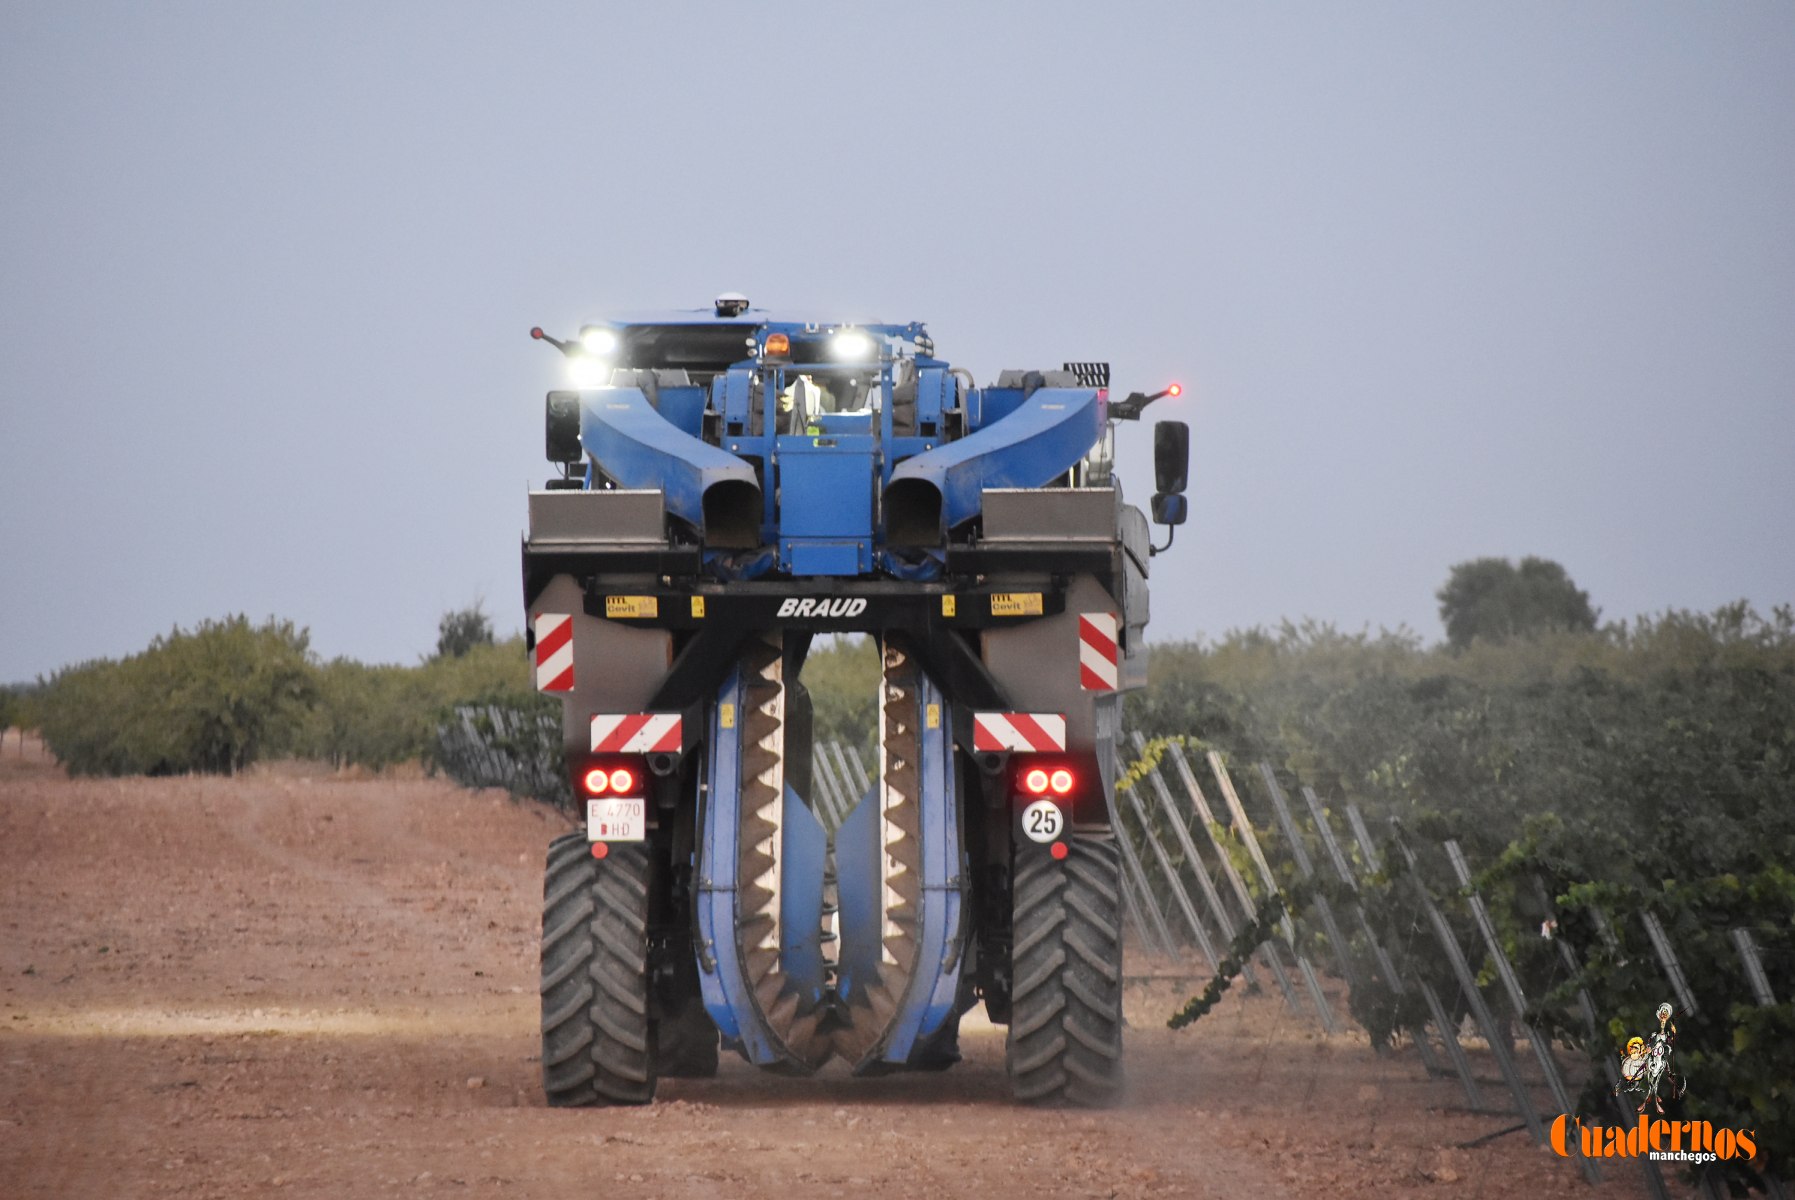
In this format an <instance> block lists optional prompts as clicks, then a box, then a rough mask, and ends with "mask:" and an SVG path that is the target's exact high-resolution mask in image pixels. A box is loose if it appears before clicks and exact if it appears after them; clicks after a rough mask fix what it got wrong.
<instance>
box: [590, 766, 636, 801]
mask: <svg viewBox="0 0 1795 1200" xmlns="http://www.w3.org/2000/svg"><path fill="white" fill-rule="evenodd" d="M619 774H623V775H628V772H627V771H624V772H619ZM611 778H612V776H611V773H610V772H609V771H607V770H605V769H604V768H603V767H593V768H592V769H591V770H590V771H587V772H586V776H585V778H584V779H582V780H581V783H583V784H584V785H585V788H586V794H587V795H588V796H602V795H604V794H605V792H607V791H609V790H610V787H611Z"/></svg>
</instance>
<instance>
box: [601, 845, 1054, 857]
mask: <svg viewBox="0 0 1795 1200" xmlns="http://www.w3.org/2000/svg"><path fill="white" fill-rule="evenodd" d="M599 844H600V845H603V844H604V843H602V842H601V843H599ZM1047 853H1049V854H1051V855H1053V857H1054V859H1055V860H1062V859H1064V858H1065V857H1066V855H1068V854H1070V853H1072V847H1070V846H1068V845H1066V843H1064V842H1055V843H1054V844H1053V845H1051V846H1049V847H1047Z"/></svg>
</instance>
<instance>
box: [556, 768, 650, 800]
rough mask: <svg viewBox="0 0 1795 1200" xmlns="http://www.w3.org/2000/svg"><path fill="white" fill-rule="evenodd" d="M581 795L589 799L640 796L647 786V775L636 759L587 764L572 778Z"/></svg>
mask: <svg viewBox="0 0 1795 1200" xmlns="http://www.w3.org/2000/svg"><path fill="white" fill-rule="evenodd" d="M574 779H575V781H576V782H577V783H578V784H579V790H580V793H581V795H584V796H587V797H589V798H591V799H598V798H599V797H602V796H640V795H642V794H643V789H644V788H646V787H647V786H648V773H647V772H646V771H645V770H644V769H643V764H642V763H641V762H640V761H639V760H637V759H624V760H622V761H619V760H617V759H615V758H610V759H600V760H598V761H596V762H591V761H589V762H587V763H586V765H585V766H584V767H582V768H581V769H580V770H579V772H578V773H577V774H575V776H574Z"/></svg>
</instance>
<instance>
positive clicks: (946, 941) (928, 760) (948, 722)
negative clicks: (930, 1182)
mask: <svg viewBox="0 0 1795 1200" xmlns="http://www.w3.org/2000/svg"><path fill="white" fill-rule="evenodd" d="M917 691H918V694H917V701H918V705H919V707H920V708H921V710H922V715H923V721H922V739H921V751H922V752H921V754H920V756H919V758H920V761H919V762H918V764H917V776H918V782H919V785H920V789H921V792H922V797H921V801H922V920H921V923H920V928H918V930H917V932H916V936H917V950H916V974H915V975H914V976H912V977H911V980H910V986H909V987H908V988H907V989H905V992H904V999H903V1001H902V1003H900V1004H899V1006H898V1012H897V1016H896V1017H895V1018H894V1019H893V1021H892V1026H891V1038H890V1040H889V1041H887V1042H886V1044H885V1052H884V1055H883V1057H884V1059H885V1061H886V1062H888V1063H902V1062H907V1061H908V1060H909V1058H910V1053H911V1051H912V1050H914V1049H915V1046H916V1040H917V1038H919V1037H923V1036H926V1035H928V1034H930V1033H933V1032H935V1031H936V1030H938V1029H940V1028H941V1025H942V1022H944V1021H946V1020H947V1019H948V1018H949V1017H950V1016H952V1015H953V1009H954V1001H955V999H956V998H957V996H958V994H959V990H960V968H961V965H962V964H963V963H964V961H965V956H964V954H962V953H961V950H962V946H961V939H962V933H963V931H962V929H961V921H960V908H961V904H962V902H963V895H962V891H963V889H964V887H965V879H966V871H965V869H964V866H963V864H962V862H961V849H960V819H959V817H960V814H959V804H958V797H957V795H956V786H955V785H956V780H955V777H954V743H953V735H952V730H953V714H952V713H951V712H950V711H949V709H948V703H947V699H946V697H945V696H943V695H942V694H941V690H940V689H939V688H937V687H936V686H935V684H934V682H933V681H932V680H930V679H928V678H927V677H924V678H923V679H922V686H921V687H920V688H919V689H918V690H917ZM931 713H933V715H934V720H933V721H931V720H929V714H931Z"/></svg>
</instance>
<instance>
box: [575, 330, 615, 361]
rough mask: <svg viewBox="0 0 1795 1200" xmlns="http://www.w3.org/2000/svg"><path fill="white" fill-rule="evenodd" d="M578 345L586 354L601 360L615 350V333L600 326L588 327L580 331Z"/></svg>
mask: <svg viewBox="0 0 1795 1200" xmlns="http://www.w3.org/2000/svg"><path fill="white" fill-rule="evenodd" d="M580 345H582V346H584V347H585V348H586V353H587V354H596V355H598V356H599V357H600V358H603V357H604V356H605V355H607V354H609V353H611V352H612V351H613V350H615V349H617V331H616V330H614V329H606V328H605V327H604V326H602V325H588V326H586V328H584V329H582V330H580Z"/></svg>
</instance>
